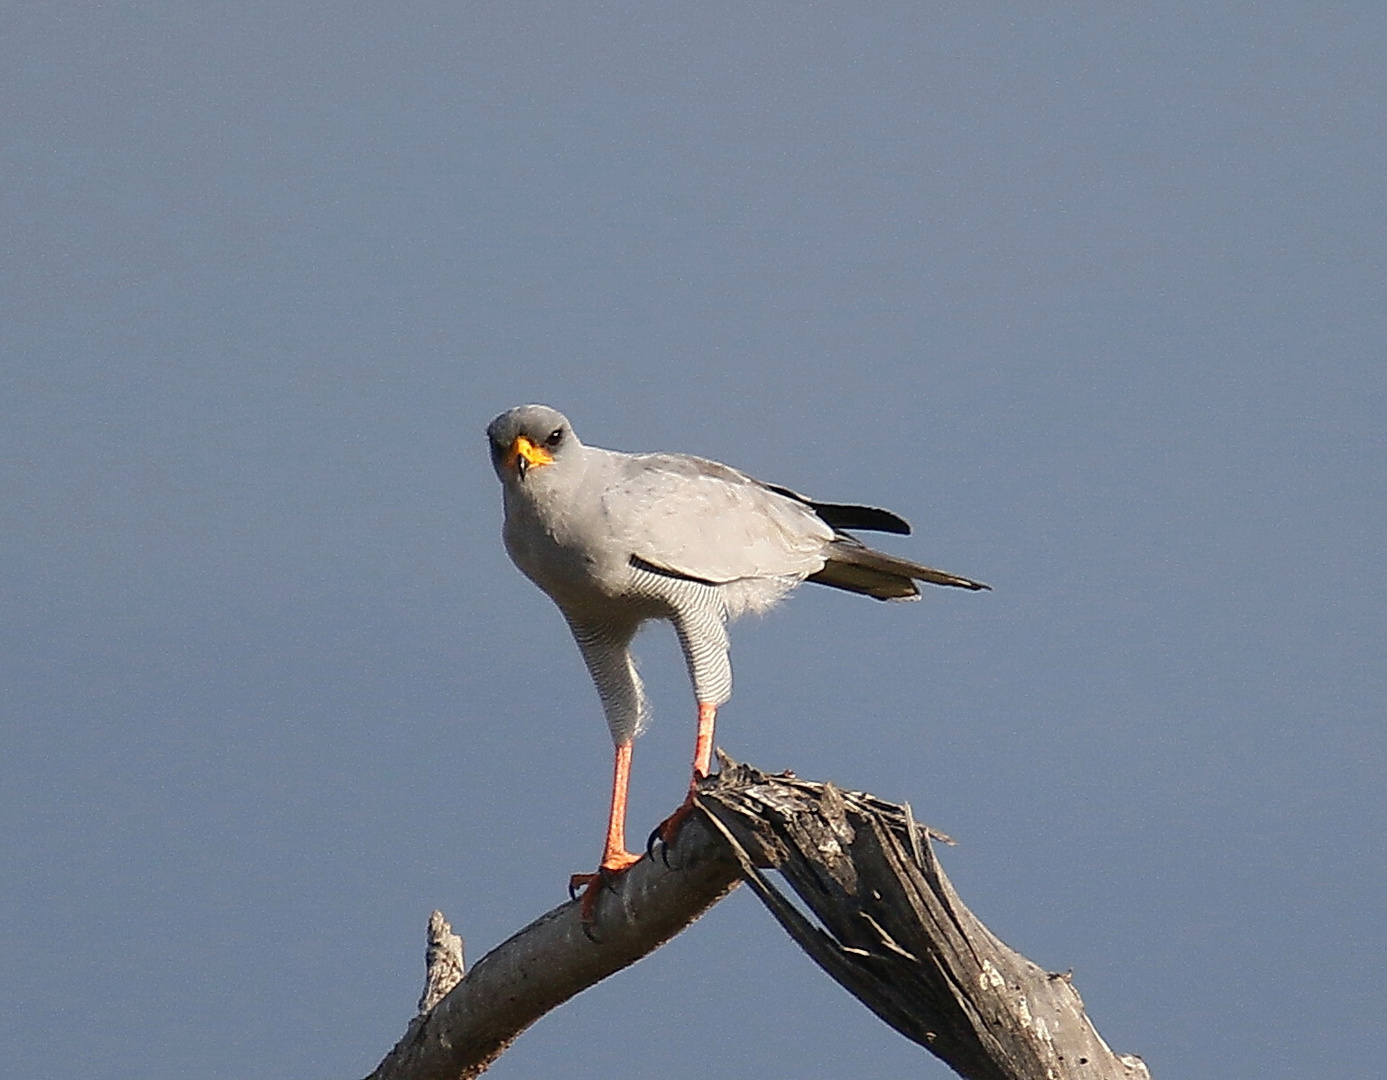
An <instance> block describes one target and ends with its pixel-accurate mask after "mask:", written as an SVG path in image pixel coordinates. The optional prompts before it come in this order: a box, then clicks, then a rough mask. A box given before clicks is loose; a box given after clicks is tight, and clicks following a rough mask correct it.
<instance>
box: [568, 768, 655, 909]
mask: <svg viewBox="0 0 1387 1080" xmlns="http://www.w3.org/2000/svg"><path fill="white" fill-rule="evenodd" d="M630 781H631V744H630V743H629V742H627V743H623V744H622V745H620V746H618V747H617V748H616V760H615V762H614V764H613V766H612V808H611V811H610V813H609V814H608V815H607V842H606V844H605V845H604V847H603V849H602V862H601V863H600V864H598V867H597V872H596V873H595V874H574V875H573V876H572V877H571V878H569V879H568V891H569V892H570V893H574V892H577V890H579V889H586V892H584V893H583V921H584V922H591V921H592V906H593V904H594V903H595V902H596V900H597V890H598V889H599V888H600V887H601V885H602V882H603V880H605V879H606V878H610V877H611V876H612V875H613V874H619V873H621V872H622V871H623V870H625V869H626V868H627V867H629V866H630V865H631V864H632V863H636V862H640V858H641V857H640V856H639V855H633V854H632V853H631V852H629V851H627V850H626V791H627V788H628V786H629V784H630Z"/></svg>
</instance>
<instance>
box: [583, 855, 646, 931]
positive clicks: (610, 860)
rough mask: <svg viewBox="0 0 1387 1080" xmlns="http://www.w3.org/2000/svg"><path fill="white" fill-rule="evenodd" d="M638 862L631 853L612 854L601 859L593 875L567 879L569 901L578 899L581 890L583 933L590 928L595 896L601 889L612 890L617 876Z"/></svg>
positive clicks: (595, 901)
mask: <svg viewBox="0 0 1387 1080" xmlns="http://www.w3.org/2000/svg"><path fill="white" fill-rule="evenodd" d="M640 861H641V857H640V856H639V855H636V854H634V853H633V852H630V851H618V852H613V853H610V854H608V855H606V856H604V857H603V859H602V863H601V865H600V866H598V868H597V870H596V872H595V873H591V874H574V875H573V876H572V877H570V878H569V879H568V895H569V897H570V898H571V899H574V900H576V899H578V890H579V889H582V890H583V906H582V908H581V909H580V911H579V915H580V916H581V918H582V922H583V931H584V932H585V933H586V932H587V931H588V930H589V929H590V928H591V926H592V922H593V912H594V909H595V907H596V905H597V894H598V893H599V892H601V891H602V890H603V889H610V888H612V885H613V883H614V882H615V881H616V879H617V877H618V875H620V874H624V873H625V872H626V871H627V870H629V869H630V868H631V867H632V866H634V865H635V864H636V863H638V862H640ZM588 936H589V937H591V936H592V935H591V934H589V935H588Z"/></svg>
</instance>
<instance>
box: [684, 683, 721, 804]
mask: <svg viewBox="0 0 1387 1080" xmlns="http://www.w3.org/2000/svg"><path fill="white" fill-rule="evenodd" d="M717 719H718V707H717V706H716V705H709V704H708V703H707V702H706V701H700V702H699V703H698V736H697V738H695V739H694V759H693V779H692V780H690V781H689V798H690V800H692V799H693V796H694V792H696V791H697V790H698V782H699V781H700V780H702V779H703V778H704V777H706V776H707V775H708V769H709V766H711V765H712V764H713V725H714V724H715V723H716V722H717Z"/></svg>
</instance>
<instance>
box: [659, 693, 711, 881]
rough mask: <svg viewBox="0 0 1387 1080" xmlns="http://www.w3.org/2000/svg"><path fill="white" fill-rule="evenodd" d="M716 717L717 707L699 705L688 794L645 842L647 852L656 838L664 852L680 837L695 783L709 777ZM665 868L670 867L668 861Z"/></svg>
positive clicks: (690, 811)
mask: <svg viewBox="0 0 1387 1080" xmlns="http://www.w3.org/2000/svg"><path fill="white" fill-rule="evenodd" d="M717 718H718V707H717V706H716V705H710V704H709V703H708V702H706V701H700V702H699V703H698V735H697V737H696V738H695V739H694V759H693V776H692V777H691V778H690V780H689V793H688V794H687V795H686V796H684V801H683V803H681V804H680V806H679V809H678V810H676V811H674V813H672V814H670V816H669V817H667V818H665V820H664V821H662V822H660V824H659V825H658V826H657V827H656V829H655V831H654V832H653V833H651V834H650V839H649V840H648V841H646V850H647V852H648V851H649V850H650V849H651V848H653V847H654V846H655V837H657V836H658V837H659V838H660V839H661V840H662V841H664V845H665V849H666V850H668V849H669V845H670V844H672V843H674V838H675V837H676V836H678V835H679V830H680V829H681V828H683V825H684V821H685V819H686V818H687V817H688V816H689V814H691V813H692V812H693V801H694V796H695V795H697V794H698V782H699V781H700V780H702V779H704V778H705V777H706V776H707V775H708V770H709V769H710V768H711V767H712V764H713V725H714V724H715V723H716V721H717ZM665 865H666V866H668V865H669V861H668V859H666V861H665Z"/></svg>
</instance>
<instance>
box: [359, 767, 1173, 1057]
mask: <svg viewBox="0 0 1387 1080" xmlns="http://www.w3.org/2000/svg"><path fill="white" fill-rule="evenodd" d="M720 756H721V755H720ZM722 763H723V768H722V771H721V773H720V774H719V775H717V776H715V777H711V778H709V779H708V780H705V781H704V782H703V783H702V784H701V785H700V786H699V792H698V796H697V799H696V806H697V807H698V809H699V810H700V811H701V813H695V814H694V815H692V816H691V817H690V818H689V819H688V821H687V823H686V825H685V827H684V828H683V830H682V831H681V832H680V834H679V837H678V840H677V841H676V842H675V844H674V845H673V847H672V848H671V850H670V851H669V852H668V860H669V864H670V866H672V867H674V869H673V870H671V869H669V868H668V867H666V866H665V864H664V861H663V860H662V859H658V858H657V859H654V860H651V859H643V860H641V861H640V862H639V863H637V864H636V865H635V866H633V867H632V868H631V869H630V870H629V871H627V872H626V873H625V874H622V875H621V876H620V877H619V878H617V879H616V881H614V882H613V885H612V887H611V889H610V890H607V891H604V892H603V893H602V894H601V896H600V897H599V899H598V902H597V907H596V911H595V923H594V925H593V927H592V928H591V936H589V935H588V934H587V933H585V931H584V928H583V926H582V924H581V921H580V919H579V911H578V904H577V903H566V904H562V905H560V906H559V907H557V908H555V909H554V910H553V911H551V912H549V913H548V914H547V915H544V916H541V917H540V918H539V919H537V920H536V921H535V922H533V923H531V924H530V925H529V926H527V927H526V928H525V929H523V930H521V931H520V932H519V933H517V934H515V935H513V936H512V937H511V938H510V939H509V940H507V941H506V942H504V943H502V944H501V945H499V946H497V947H496V948H495V949H493V950H492V951H491V952H490V953H488V954H487V955H486V956H485V957H483V958H482V959H481V960H480V961H478V963H477V964H476V965H475V966H474V967H473V968H472V970H471V971H469V972H468V973H467V975H466V977H465V978H463V979H462V980H461V981H460V982H458V983H457V985H456V986H455V987H453V989H452V990H451V991H450V992H448V993H447V996H446V997H444V998H443V999H442V1000H441V1001H440V1002H438V1004H437V1005H435V1006H434V1008H433V1009H432V1010H431V1011H429V1012H427V1013H424V1014H422V1015H420V1016H418V1017H416V1018H415V1020H414V1021H413V1023H411V1024H410V1027H409V1030H408V1031H407V1032H406V1034H405V1037H404V1038H403V1039H402V1040H401V1041H400V1043H399V1044H398V1045H397V1046H396V1047H395V1048H394V1050H392V1051H391V1052H390V1054H389V1055H388V1056H387V1057H386V1058H385V1060H384V1061H382V1062H381V1064H380V1065H379V1066H378V1067H377V1069H376V1071H375V1072H374V1073H372V1074H371V1076H370V1077H369V1078H368V1080H467V1078H471V1077H475V1076H478V1075H480V1074H481V1073H482V1072H483V1071H484V1070H485V1069H486V1068H487V1066H488V1065H489V1064H490V1063H491V1062H492V1061H494V1060H495V1059H496V1057H497V1056H499V1055H500V1054H501V1053H502V1051H504V1050H505V1048H506V1047H507V1046H509V1045H510V1043H511V1042H512V1041H513V1040H514V1039H515V1038H516V1036H518V1035H519V1034H520V1033H521V1032H522V1031H524V1030H525V1028H527V1027H529V1026H530V1024H532V1023H534V1022H535V1020H537V1019H538V1018H539V1017H540V1016H542V1015H543V1014H544V1013H546V1012H548V1011H549V1010H550V1009H553V1008H554V1007H556V1006H558V1005H560V1004H562V1003H563V1002H564V1001H567V1000H568V999H569V998H571V997H573V996H575V995H576V994H578V993H580V992H581V991H583V990H585V989H586V988H587V987H589V986H592V985H593V984H595V983H597V982H599V981H601V980H602V979H604V978H606V977H607V976H609V975H612V974H614V973H615V972H617V971H619V970H621V969H622V968H624V967H627V966H628V965H630V964H632V963H634V962H635V961H636V960H639V959H640V958H641V957H642V956H644V955H645V954H646V953H648V952H652V951H653V950H654V949H656V948H658V947H659V946H660V945H662V944H663V943H664V942H665V941H667V940H669V938H671V937H673V936H674V935H675V934H677V933H678V932H679V931H680V930H682V929H683V928H684V927H685V926H687V925H689V924H690V923H691V922H693V921H694V920H695V919H696V918H698V916H699V915H700V914H702V913H703V912H704V911H705V910H707V908H708V907H710V906H711V905H712V904H714V903H716V902H717V901H718V900H719V899H720V898H721V897H722V896H724V895H726V893H727V892H728V891H730V890H731V888H732V887H733V886H734V885H735V884H736V882H737V879H738V878H739V877H742V878H745V880H746V881H747V882H748V883H749V884H750V885H751V886H752V888H753V889H754V890H755V892H756V894H757V895H758V896H759V897H760V898H761V900H762V901H763V902H764V903H765V905H766V906H767V908H769V909H770V911H771V913H772V914H773V915H774V916H775V918H776V919H777V920H778V921H779V922H780V924H781V926H783V927H784V928H785V930H786V931H787V932H788V933H789V934H790V935H791V937H793V938H794V939H795V941H796V942H798V943H799V945H800V946H801V947H802V948H803V949H804V950H805V951H806V952H807V953H809V955H810V956H811V957H813V958H814V960H815V961H817V962H818V964H819V965H820V967H822V968H823V969H824V970H825V971H826V972H827V973H828V974H829V975H831V976H832V977H833V978H834V979H836V980H837V981H838V982H839V983H840V984H842V985H843V986H844V987H845V988H846V989H847V990H848V991H849V993H851V994H853V995H854V996H855V997H857V998H858V999H859V1000H861V1001H862V1002H863V1003H864V1004H865V1005H866V1006H867V1007H868V1008H870V1009H871V1010H872V1011H873V1012H875V1013H876V1014H877V1015H878V1016H880V1017H881V1018H882V1019H883V1020H885V1021H886V1023H888V1024H890V1025H891V1026H892V1027H893V1028H895V1029H896V1030H897V1031H899V1032H900V1033H901V1034H903V1035H905V1036H906V1037H907V1038H909V1039H912V1040H914V1041H915V1042H917V1043H919V1044H920V1045H922V1046H924V1047H926V1048H927V1049H928V1050H930V1051H931V1052H932V1053H934V1054H935V1055H937V1056H938V1057H940V1058H941V1059H943V1060H944V1061H945V1062H947V1063H948V1064H949V1065H950V1066H951V1067H952V1068H953V1069H954V1070H955V1071H956V1072H957V1073H959V1075H961V1076H963V1077H965V1078H967V1080H1150V1074H1149V1073H1148V1072H1147V1070H1146V1066H1145V1065H1144V1064H1143V1063H1142V1061H1141V1059H1140V1058H1136V1057H1131V1056H1127V1055H1117V1054H1114V1053H1113V1052H1112V1051H1111V1050H1110V1049H1108V1046H1107V1044H1106V1043H1104V1042H1103V1040H1102V1038H1100V1037H1099V1035H1098V1032H1097V1031H1096V1030H1094V1028H1093V1025H1092V1024H1091V1023H1090V1022H1089V1020H1088V1017H1087V1016H1086V1015H1085V1013H1084V1008H1083V1002H1082V1001H1081V1000H1080V999H1079V995H1078V992H1077V991H1076V990H1075V989H1074V987H1073V985H1072V983H1071V981H1070V979H1069V976H1068V975H1067V974H1056V973H1053V972H1047V971H1045V970H1043V969H1042V968H1040V967H1037V966H1036V965H1035V964H1033V963H1031V962H1030V961H1029V960H1027V959H1026V958H1025V957H1024V956H1022V955H1021V954H1019V953H1017V952H1015V951H1014V950H1012V949H1010V948H1009V947H1008V946H1006V945H1005V944H1003V943H1002V942H1001V941H1000V940H998V939H997V937H996V936H995V935H993V934H992V932H991V931H989V930H988V929H987V927H985V926H983V924H982V923H981V922H979V921H978V919H977V918H976V916H974V915H973V913H972V912H971V911H969V910H968V909H967V908H966V907H965V906H964V905H963V903H962V901H960V900H959V898H958V895H957V894H956V893H955V892H954V889H953V886H952V885H951V884H950V883H949V879H948V878H947V877H946V876H945V875H944V872H943V870H942V869H941V868H940V866H939V864H938V862H937V860H936V859H935V855H934V851H933V848H932V847H931V844H930V841H931V840H942V841H945V842H948V837H946V836H944V835H943V834H942V833H938V832H935V831H933V830H931V829H930V828H929V827H928V826H924V825H920V824H918V823H916V821H915V819H914V815H913V813H912V812H911V810H910V808H909V805H908V804H907V805H905V806H897V805H895V804H893V803H888V802H885V801H883V800H881V799H878V798H876V797H874V796H872V795H867V794H864V793H861V792H849V791H842V790H840V789H838V788H836V787H834V786H833V785H832V784H824V783H811V782H808V781H803V780H799V779H796V778H795V777H794V776H792V775H790V774H782V775H776V776H772V775H768V774H766V773H762V772H759V771H758V770H756V769H753V768H751V767H750V766H746V765H738V764H736V763H735V762H733V761H731V760H730V759H727V758H726V757H722ZM766 868H774V869H775V870H777V871H779V873H780V875H781V877H782V878H783V879H784V880H785V881H786V882H787V883H788V884H789V885H790V887H791V888H792V889H793V890H794V891H795V893H796V894H797V895H798V896H799V898H800V901H801V902H802V903H803V904H804V905H805V906H806V907H808V908H809V909H810V910H811V911H812V912H813V913H814V915H815V916H816V917H817V919H818V920H819V923H820V924H821V925H819V926H816V925H814V924H813V922H811V921H810V920H809V919H808V918H807V917H806V916H805V915H804V914H803V913H802V912H801V911H800V909H799V908H798V907H797V906H796V905H795V904H794V903H792V902H791V901H790V900H788V899H787V898H786V897H785V896H784V895H783V894H782V893H781V892H780V891H779V890H778V889H776V887H775V886H774V885H773V884H772V883H771V881H770V880H769V879H768V878H767V876H766V874H765V873H763V870H764V869H766ZM436 914H437V913H436ZM437 921H438V922H439V923H440V924H442V917H441V916H438V920H437ZM443 925H444V926H446V924H443ZM432 929H440V933H441V928H434V927H433V926H432V924H431V930H432ZM459 964H460V957H459ZM431 971H432V969H431ZM751 1007H754V1005H753V1006H751Z"/></svg>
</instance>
